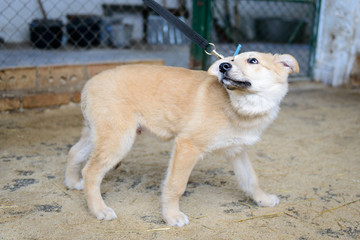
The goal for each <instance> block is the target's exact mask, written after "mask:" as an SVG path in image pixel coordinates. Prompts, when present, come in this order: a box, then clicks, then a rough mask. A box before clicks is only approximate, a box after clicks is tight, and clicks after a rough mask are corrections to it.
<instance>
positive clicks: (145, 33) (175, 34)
mask: <svg viewBox="0 0 360 240" xmlns="http://www.w3.org/2000/svg"><path fill="white" fill-rule="evenodd" d="M159 3H160V4H162V5H163V6H165V7H166V8H168V9H169V10H170V11H171V12H173V13H174V14H175V15H176V16H178V17H179V18H180V19H181V20H183V21H184V22H186V23H188V24H189V25H190V19H189V16H190V14H189V12H190V11H189V5H191V1H190V0H188V1H186V0H167V1H164V0H160V1H159ZM0 5H1V6H0V10H1V12H2V13H1V15H0V45H1V46H0V68H6V67H16V66H37V65H48V64H82V63H89V62H109V61H131V60H146V59H164V60H165V63H166V64H168V65H174V66H183V67H188V59H189V41H188V40H187V39H186V38H185V37H184V36H183V35H182V34H181V33H180V32H179V31H178V30H177V29H175V28H174V27H172V26H171V25H169V24H168V23H167V22H166V21H165V20H164V19H162V18H161V17H160V16H158V15H156V14H155V13H153V12H152V10H150V9H149V8H147V7H146V6H145V5H144V4H143V2H142V1H141V0H114V1H110V3H109V1H105V0H104V1H98V0H86V1H85V0H79V1H71V0H63V1H56V0H46V1H45V0H43V1H39V0H38V1H35V0H32V1H25V0H21V1H20V0H18V1H10V0H0ZM174 53H175V54H174Z"/></svg>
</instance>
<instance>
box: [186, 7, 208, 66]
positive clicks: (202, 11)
mask: <svg viewBox="0 0 360 240" xmlns="http://www.w3.org/2000/svg"><path fill="white" fill-rule="evenodd" d="M192 19H193V20H192V28H193V30H194V31H195V32H197V33H199V34H200V35H201V36H203V37H204V38H205V39H207V40H208V41H209V42H210V41H211V39H210V37H211V24H212V14H211V0H194V1H193V17H192ZM209 62H210V56H208V55H207V54H206V53H205V52H204V51H203V50H202V49H201V48H200V47H199V46H197V45H195V44H194V43H191V47H190V68H192V69H202V70H206V67H207V66H208V65H209Z"/></svg>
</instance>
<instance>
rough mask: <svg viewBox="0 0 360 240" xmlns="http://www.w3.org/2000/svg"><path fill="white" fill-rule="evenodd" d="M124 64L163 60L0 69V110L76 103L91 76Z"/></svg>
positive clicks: (152, 62) (151, 62)
mask: <svg viewBox="0 0 360 240" xmlns="http://www.w3.org/2000/svg"><path fill="white" fill-rule="evenodd" d="M128 64H150V65H164V61H163V60H144V61H132V62H108V63H92V64H86V65H68V66H67V65H56V66H55V65H54V66H38V67H30V68H9V69H1V70H0V111H17V110H22V109H32V108H43V107H52V106H58V105H63V104H68V103H70V102H75V103H78V102H80V99H81V97H80V92H81V89H82V88H83V86H84V84H85V83H86V81H87V80H88V79H90V78H91V77H92V76H94V75H96V74H98V73H100V72H102V71H104V70H107V69H111V68H114V67H117V66H121V65H128Z"/></svg>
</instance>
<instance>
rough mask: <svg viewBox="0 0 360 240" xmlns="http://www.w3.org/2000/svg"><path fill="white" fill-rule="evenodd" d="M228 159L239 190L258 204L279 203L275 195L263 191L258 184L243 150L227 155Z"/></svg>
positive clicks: (265, 205)
mask: <svg viewBox="0 0 360 240" xmlns="http://www.w3.org/2000/svg"><path fill="white" fill-rule="evenodd" d="M227 159H228V161H229V162H230V164H231V165H232V167H233V168H234V172H235V176H236V178H237V180H238V183H239V186H240V188H241V190H243V191H244V192H245V194H246V195H247V196H249V197H250V198H252V199H253V200H254V201H255V202H256V203H257V204H258V205H259V206H263V207H274V206H275V205H277V204H278V203H279V198H278V197H277V196H275V195H271V194H267V193H265V192H264V191H263V190H262V189H261V188H260V186H259V181H258V178H257V176H256V173H255V171H254V169H253V167H252V166H251V162H250V159H249V157H248V156H247V153H246V151H245V150H243V151H242V152H240V153H236V154H231V155H228V156H227Z"/></svg>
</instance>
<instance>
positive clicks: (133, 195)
mask: <svg viewBox="0 0 360 240" xmlns="http://www.w3.org/2000/svg"><path fill="white" fill-rule="evenodd" d="M81 124H82V116H81V113H80V108H79V105H70V106H64V107H61V108H58V109H52V110H43V111H39V110H32V111H28V112H24V113H11V114H9V113H2V114H0V239H167V240H169V239H207V240H209V239H336V238H338V239H360V91H359V90H344V89H342V90H339V89H331V88H328V87H324V86H322V85H317V84H303V83H302V84H293V85H292V86H291V91H290V93H289V94H288V95H287V97H286V98H285V100H284V102H283V104H282V110H281V112H280V115H279V118H278V119H277V120H276V121H275V123H274V124H273V125H271V127H270V128H269V129H268V130H267V131H266V132H265V134H264V135H263V137H262V140H261V141H260V142H259V143H257V144H255V145H254V146H253V147H252V148H251V149H250V154H249V155H250V158H251V159H252V161H253V164H254V166H255V168H256V171H257V173H258V175H259V178H260V182H261V185H262V186H263V188H264V189H265V190H266V191H268V192H270V193H274V194H277V195H278V196H279V197H280V200H281V202H280V204H279V205H278V206H276V207H274V208H259V207H257V206H256V205H254V203H253V202H251V201H250V200H247V199H246V197H245V196H244V194H243V193H242V192H241V191H239V190H237V189H238V188H237V184H236V180H235V177H234V174H233V172H232V170H231V168H230V167H229V165H228V164H227V163H226V161H225V160H224V159H223V158H222V157H221V156H209V157H208V158H205V159H204V160H202V161H200V162H199V163H198V164H197V166H196V168H195V169H194V171H193V173H192V175H191V177H190V181H189V184H188V187H187V190H186V192H185V194H184V196H183V197H182V198H181V202H180V204H181V206H182V210H183V211H184V212H185V213H186V214H187V215H188V216H189V218H190V224H189V225H187V226H186V227H183V228H176V227H168V226H167V225H165V223H164V222H163V221H162V220H161V211H160V187H159V186H160V184H161V182H162V179H163V178H164V174H165V171H166V167H167V162H168V158H169V156H170V150H171V143H169V142H160V141H158V140H154V138H151V137H148V136H146V135H141V136H139V137H138V138H137V142H136V144H135V146H134V148H133V150H132V152H131V153H130V154H129V155H128V157H127V158H126V159H125V160H124V161H123V163H122V165H121V166H120V167H119V168H118V169H116V170H112V171H111V172H110V173H109V174H108V175H107V176H106V177H105V179H104V181H103V184H102V193H103V197H104V198H105V201H106V203H107V204H108V205H109V206H110V207H112V208H113V209H114V210H115V212H116V213H117V215H118V216H119V218H118V219H117V220H114V221H99V220H97V219H95V218H94V217H92V216H90V215H89V213H88V210H87V206H86V202H85V198H84V195H83V192H81V191H74V190H72V191H69V190H67V189H66V188H65V186H64V170H65V164H66V157H67V152H68V150H69V148H70V147H71V145H72V144H74V143H75V142H76V141H77V140H78V138H79V135H80V130H81Z"/></svg>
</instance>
